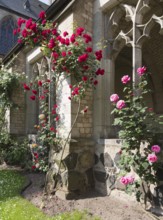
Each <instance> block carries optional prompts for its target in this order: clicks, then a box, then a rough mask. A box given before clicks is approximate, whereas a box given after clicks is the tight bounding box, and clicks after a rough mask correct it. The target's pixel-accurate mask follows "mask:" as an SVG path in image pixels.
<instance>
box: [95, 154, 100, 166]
mask: <svg viewBox="0 0 163 220" xmlns="http://www.w3.org/2000/svg"><path fill="white" fill-rule="evenodd" d="M98 162H99V158H98V156H97V154H95V164H97V163H98Z"/></svg>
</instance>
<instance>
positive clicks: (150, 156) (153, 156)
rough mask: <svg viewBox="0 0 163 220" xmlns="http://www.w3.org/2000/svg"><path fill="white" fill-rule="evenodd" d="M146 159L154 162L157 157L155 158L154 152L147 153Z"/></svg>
mask: <svg viewBox="0 0 163 220" xmlns="http://www.w3.org/2000/svg"><path fill="white" fill-rule="evenodd" d="M147 159H148V161H149V162H151V163H155V162H156V161H157V160H158V158H157V156H156V155H155V154H149V155H148V157H147Z"/></svg>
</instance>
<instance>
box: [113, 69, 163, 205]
mask: <svg viewBox="0 0 163 220" xmlns="http://www.w3.org/2000/svg"><path fill="white" fill-rule="evenodd" d="M137 74H138V76H139V77H140V78H139V83H138V85H134V84H132V83H131V81H130V77H129V76H128V75H125V76H123V77H122V79H121V82H122V84H123V85H124V89H123V92H124V100H119V95H118V94H116V96H115V94H113V95H111V97H110V101H111V102H112V104H113V105H114V109H113V111H112V114H115V119H114V125H116V126H119V128H120V132H119V137H120V138H121V139H123V143H122V149H121V158H120V161H119V166H120V168H121V172H120V176H121V175H122V177H121V178H120V182H121V183H122V184H124V185H125V186H126V190H127V191H132V190H133V191H134V192H135V193H136V197H137V200H138V201H140V197H141V194H142V191H141V190H140V186H141V187H142V189H143V193H144V201H145V203H146V201H147V198H148V199H149V200H150V201H152V194H151V191H150V186H151V184H157V177H156V171H157V169H158V166H159V159H158V156H156V154H158V153H159V152H160V151H161V147H160V146H159V145H157V144H158V141H157V131H158V128H159V124H160V122H161V120H160V118H159V117H157V115H156V114H155V113H154V112H153V110H152V108H149V107H147V106H146V105H145V100H144V96H145V94H147V93H149V92H150V90H149V89H148V86H147V85H148V77H149V75H150V73H148V72H147V68H146V67H140V68H138V70H137ZM116 97H118V98H116ZM131 171H134V173H135V174H136V176H138V177H139V179H138V178H135V179H134V176H133V179H132V181H130V180H131V179H130V180H129V178H128V175H129V173H130V172H131ZM133 175H134V174H133Z"/></svg>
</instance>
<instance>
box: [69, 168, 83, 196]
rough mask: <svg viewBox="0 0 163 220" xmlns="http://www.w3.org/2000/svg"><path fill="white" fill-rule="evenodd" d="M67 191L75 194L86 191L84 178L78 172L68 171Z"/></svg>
mask: <svg viewBox="0 0 163 220" xmlns="http://www.w3.org/2000/svg"><path fill="white" fill-rule="evenodd" d="M68 190H69V191H73V192H76V193H81V192H85V191H86V177H85V175H84V174H82V173H80V172H78V171H68Z"/></svg>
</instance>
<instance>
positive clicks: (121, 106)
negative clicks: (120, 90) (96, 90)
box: [116, 100, 126, 109]
mask: <svg viewBox="0 0 163 220" xmlns="http://www.w3.org/2000/svg"><path fill="white" fill-rule="evenodd" d="M125 106H126V104H125V101H124V100H119V101H118V102H117V104H116V107H117V109H122V108H124V107H125Z"/></svg>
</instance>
